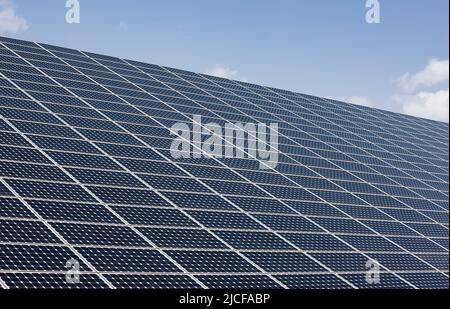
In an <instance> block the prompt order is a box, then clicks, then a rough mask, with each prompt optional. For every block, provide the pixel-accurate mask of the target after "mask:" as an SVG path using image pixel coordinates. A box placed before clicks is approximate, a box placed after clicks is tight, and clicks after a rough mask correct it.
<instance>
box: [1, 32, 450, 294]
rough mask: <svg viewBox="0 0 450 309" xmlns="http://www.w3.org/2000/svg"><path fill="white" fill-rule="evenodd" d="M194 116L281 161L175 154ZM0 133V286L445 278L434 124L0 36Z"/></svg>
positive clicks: (437, 127) (321, 283)
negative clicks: (251, 132) (71, 280)
mask: <svg viewBox="0 0 450 309" xmlns="http://www.w3.org/2000/svg"><path fill="white" fill-rule="evenodd" d="M194 115H201V116H202V117H203V119H202V124H203V125H205V124H206V123H208V122H214V123H218V124H221V125H224V124H225V123H228V122H232V123H236V122H240V123H257V122H262V123H266V124H269V123H278V124H279V145H278V146H279V147H278V149H279V152H280V153H279V162H278V165H277V166H276V167H274V168H271V169H266V170H261V169H260V167H261V165H260V162H259V161H257V160H255V158H254V157H252V156H250V157H247V158H240V159H239V158H234V159H233V158H227V159H220V158H219V159H217V158H210V159H206V158H193V157H189V158H178V159H173V158H172V154H171V151H170V146H171V143H172V141H173V138H174V136H173V135H171V134H170V130H169V129H170V127H172V126H173V125H174V124H176V123H179V122H184V123H186V124H187V125H192V117H193V116H194ZM203 129H205V127H203ZM188 136H189V138H188V139H191V134H189V135H188ZM220 141H221V142H222V139H220ZM225 144H226V142H225ZM0 145H1V146H0V177H1V179H0V225H1V229H0V238H1V241H2V245H0V255H1V256H2V257H3V259H1V261H0V279H1V280H0V283H1V286H2V287H9V288H68V287H70V288H105V287H116V288H198V287H208V288H236V289H245V288H280V287H286V288H448V124H443V123H438V122H435V121H431V120H430V121H429V120H424V119H419V118H414V117H410V116H404V115H399V114H395V113H391V112H385V111H380V110H376V109H372V108H368V107H362V106H355V105H350V104H346V103H343V102H339V101H335V100H329V99H323V98H319V97H314V96H308V95H302V94H298V93H294V92H290V91H285V90H280V89H274V88H268V87H263V86H258V85H253V84H249V83H244V82H237V81H231V80H227V79H223V78H218V77H212V76H207V75H201V74H197V73H192V72H187V71H183V70H177V69H171V68H165V67H161V66H157V65H151V64H145V63H140V62H135V61H129V60H122V59H118V58H114V57H110V56H102V55H98V54H92V53H86V52H80V51H76V50H71V49H66V48H61V47H55V46H49V45H42V44H36V43H31V42H26V41H19V40H13V39H8V38H0ZM244 146H247V147H248V146H249V142H248V141H244ZM188 148H189V150H188V151H193V150H195V149H196V148H195V147H194V146H192V145H189V147H188ZM70 259H76V260H78V261H79V262H80V265H81V270H82V272H83V271H85V272H88V273H86V274H83V273H82V278H83V279H82V280H81V283H80V284H78V285H70V284H68V283H67V281H66V280H65V278H64V276H63V275H62V274H61V272H62V271H64V270H66V268H65V263H66V261H68V260H70ZM374 260H376V261H377V263H379V266H380V270H381V271H382V273H381V274H380V282H379V283H377V284H371V283H369V282H368V281H367V280H366V279H367V278H366V275H367V271H368V269H367V263H368V262H371V261H372V262H373V261H374ZM5 271H6V272H5ZM100 272H101V275H100Z"/></svg>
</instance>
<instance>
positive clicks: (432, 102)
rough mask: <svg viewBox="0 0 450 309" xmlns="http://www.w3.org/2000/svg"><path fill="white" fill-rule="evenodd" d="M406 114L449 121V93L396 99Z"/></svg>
mask: <svg viewBox="0 0 450 309" xmlns="http://www.w3.org/2000/svg"><path fill="white" fill-rule="evenodd" d="M395 99H396V100H397V102H399V103H400V104H401V105H402V111H403V113H405V114H408V115H411V116H416V117H421V118H428V119H433V120H437V121H445V122H448V121H449V114H448V113H449V91H448V90H440V91H437V92H419V93H417V94H414V95H401V96H397V97H395Z"/></svg>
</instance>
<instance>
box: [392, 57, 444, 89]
mask: <svg viewBox="0 0 450 309" xmlns="http://www.w3.org/2000/svg"><path fill="white" fill-rule="evenodd" d="M448 67H449V61H448V59H447V60H438V59H431V60H430V61H429V62H428V65H427V66H426V67H425V68H424V69H423V70H422V71H420V72H417V73H415V74H411V73H405V74H404V75H403V76H402V77H400V79H399V81H398V83H399V86H400V88H401V89H402V90H403V91H406V92H410V91H414V90H416V89H417V87H420V86H433V85H437V84H440V83H443V82H448V75H449V74H448V71H449V69H448Z"/></svg>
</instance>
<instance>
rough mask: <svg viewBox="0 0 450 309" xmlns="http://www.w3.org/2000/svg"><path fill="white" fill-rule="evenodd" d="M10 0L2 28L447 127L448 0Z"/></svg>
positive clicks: (2, 11)
mask: <svg viewBox="0 0 450 309" xmlns="http://www.w3.org/2000/svg"><path fill="white" fill-rule="evenodd" d="M65 3H66V1H65V0H59V1H58V0H39V1H30V0H0V34H1V35H5V36H9V37H16V38H20V39H25V40H33V41H39V42H44V43H49V44H55V45H60V46H66V47H72V48H77V49H83V50H88V51H93V52H98V53H103V54H109V55H114V56H119V57H124V58H129V59H134V60H141V61H145V62H150V63H156V64H160V65H166V66H171V67H175V68H181V69H186V70H191V71H195V72H201V73H204V72H209V73H214V74H216V75H222V76H225V77H230V78H235V79H243V80H247V81H249V82H252V83H257V84H263V85H267V86H274V87H278V88H283V89H288V90H294V91H298V92H302V93H307V94H313V95H318V96H326V97H332V98H336V99H343V100H347V101H353V102H355V103H359V104H365V105H370V106H374V107H378V108H382V109H388V110H393V111H398V112H403V113H408V114H412V115H416V116H422V117H426V118H432V119H437V120H443V121H447V122H448V105H449V104H448V98H449V95H448V93H449V92H448V74H449V73H448V59H449V49H448V46H449V41H448V36H449V33H448V23H449V19H448V9H449V8H448V5H449V4H448V1H447V0H414V1H411V0H389V1H387V0H379V3H380V14H381V22H380V23H379V24H368V23H366V21H365V15H366V12H367V10H368V9H367V8H366V6H365V4H366V0H346V1H342V0H309V1H306V0H305V1H301V0H283V1H275V0H272V1H266V0H227V1H225V0H222V1H216V0H189V1H187V0H145V1H143V0H141V1H137V0H127V1H107V0H89V1H87V0H79V3H80V6H81V11H80V13H81V22H80V24H68V23H66V21H65V14H66V11H67V8H65Z"/></svg>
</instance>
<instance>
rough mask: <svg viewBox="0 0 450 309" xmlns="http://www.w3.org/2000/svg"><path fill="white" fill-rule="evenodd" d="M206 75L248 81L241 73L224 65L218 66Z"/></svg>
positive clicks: (207, 71) (206, 72)
mask: <svg viewBox="0 0 450 309" xmlns="http://www.w3.org/2000/svg"><path fill="white" fill-rule="evenodd" d="M205 74H207V75H212V76H216V77H222V78H228V79H235V80H241V81H247V78H245V77H242V76H240V74H239V71H236V70H233V69H230V68H227V67H225V66H222V65H216V66H215V67H212V68H210V69H208V70H206V71H205Z"/></svg>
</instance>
